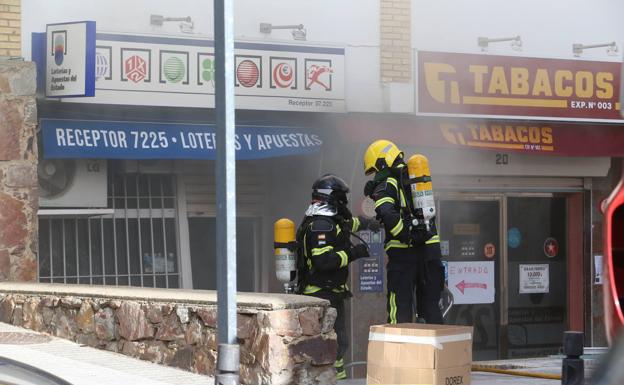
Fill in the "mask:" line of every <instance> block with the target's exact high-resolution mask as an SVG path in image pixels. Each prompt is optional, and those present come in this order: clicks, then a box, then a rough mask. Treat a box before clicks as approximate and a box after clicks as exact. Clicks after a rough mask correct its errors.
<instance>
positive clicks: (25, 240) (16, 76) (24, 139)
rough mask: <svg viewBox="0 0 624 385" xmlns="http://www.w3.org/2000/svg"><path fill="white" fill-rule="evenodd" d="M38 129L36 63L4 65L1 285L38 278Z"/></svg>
mask: <svg viewBox="0 0 624 385" xmlns="http://www.w3.org/2000/svg"><path fill="white" fill-rule="evenodd" d="M0 4H1V3H0ZM36 127H37V104H36V102H35V65H34V63H29V62H23V61H13V60H11V61H2V60H0V281H3V280H10V281H34V280H35V279H36V277H37V258H36V255H37V209H38V205H39V203H38V194H37V140H36V136H35V130H36Z"/></svg>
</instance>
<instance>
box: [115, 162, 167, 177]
mask: <svg viewBox="0 0 624 385" xmlns="http://www.w3.org/2000/svg"><path fill="white" fill-rule="evenodd" d="M122 171H123V172H124V173H126V174H133V173H138V174H171V173H173V172H174V162H173V160H171V159H141V160H124V161H123V164H122Z"/></svg>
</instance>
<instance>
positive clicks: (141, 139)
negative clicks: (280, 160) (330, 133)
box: [40, 119, 323, 160]
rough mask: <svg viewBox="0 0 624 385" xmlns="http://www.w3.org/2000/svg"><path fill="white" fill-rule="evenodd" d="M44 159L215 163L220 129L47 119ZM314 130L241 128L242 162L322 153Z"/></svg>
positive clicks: (44, 121)
mask: <svg viewBox="0 0 624 385" xmlns="http://www.w3.org/2000/svg"><path fill="white" fill-rule="evenodd" d="M40 127H41V131H42V134H43V153H44V158H46V159H51V158H104V159H215V157H216V141H217V139H218V138H217V135H216V133H215V127H214V125H209V124H176V123H149V122H129V121H126V122H110V121H93V120H63V119H41V122H40ZM322 145H323V141H322V139H321V137H320V136H319V135H318V134H317V133H315V132H314V131H313V130H310V129H307V128H295V127H275V126H247V125H245V126H237V127H236V142H235V148H236V158H237V159H239V160H243V159H262V158H272V157H277V156H287V155H301V154H309V153H314V152H317V151H319V150H320V149H321V146H322Z"/></svg>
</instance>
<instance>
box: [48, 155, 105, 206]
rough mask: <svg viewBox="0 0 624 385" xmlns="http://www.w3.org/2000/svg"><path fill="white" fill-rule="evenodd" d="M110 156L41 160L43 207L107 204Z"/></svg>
mask: <svg viewBox="0 0 624 385" xmlns="http://www.w3.org/2000/svg"><path fill="white" fill-rule="evenodd" d="M106 165H107V164H106V160H92V159H43V160H40V161H39V165H38V168H37V173H38V177H39V206H40V207H83V208H94V207H107V197H108V186H107V183H108V176H107V168H106Z"/></svg>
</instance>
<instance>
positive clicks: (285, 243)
mask: <svg viewBox="0 0 624 385" xmlns="http://www.w3.org/2000/svg"><path fill="white" fill-rule="evenodd" d="M273 231H274V242H275V243H274V249H275V253H274V254H275V274H276V276H277V280H278V281H280V282H282V283H283V284H284V291H285V292H286V293H292V292H293V288H294V283H295V280H296V278H297V256H296V254H295V245H296V242H295V222H293V221H291V220H290V219H288V218H282V219H279V220H278V221H276V222H275V225H274V227H273Z"/></svg>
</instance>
